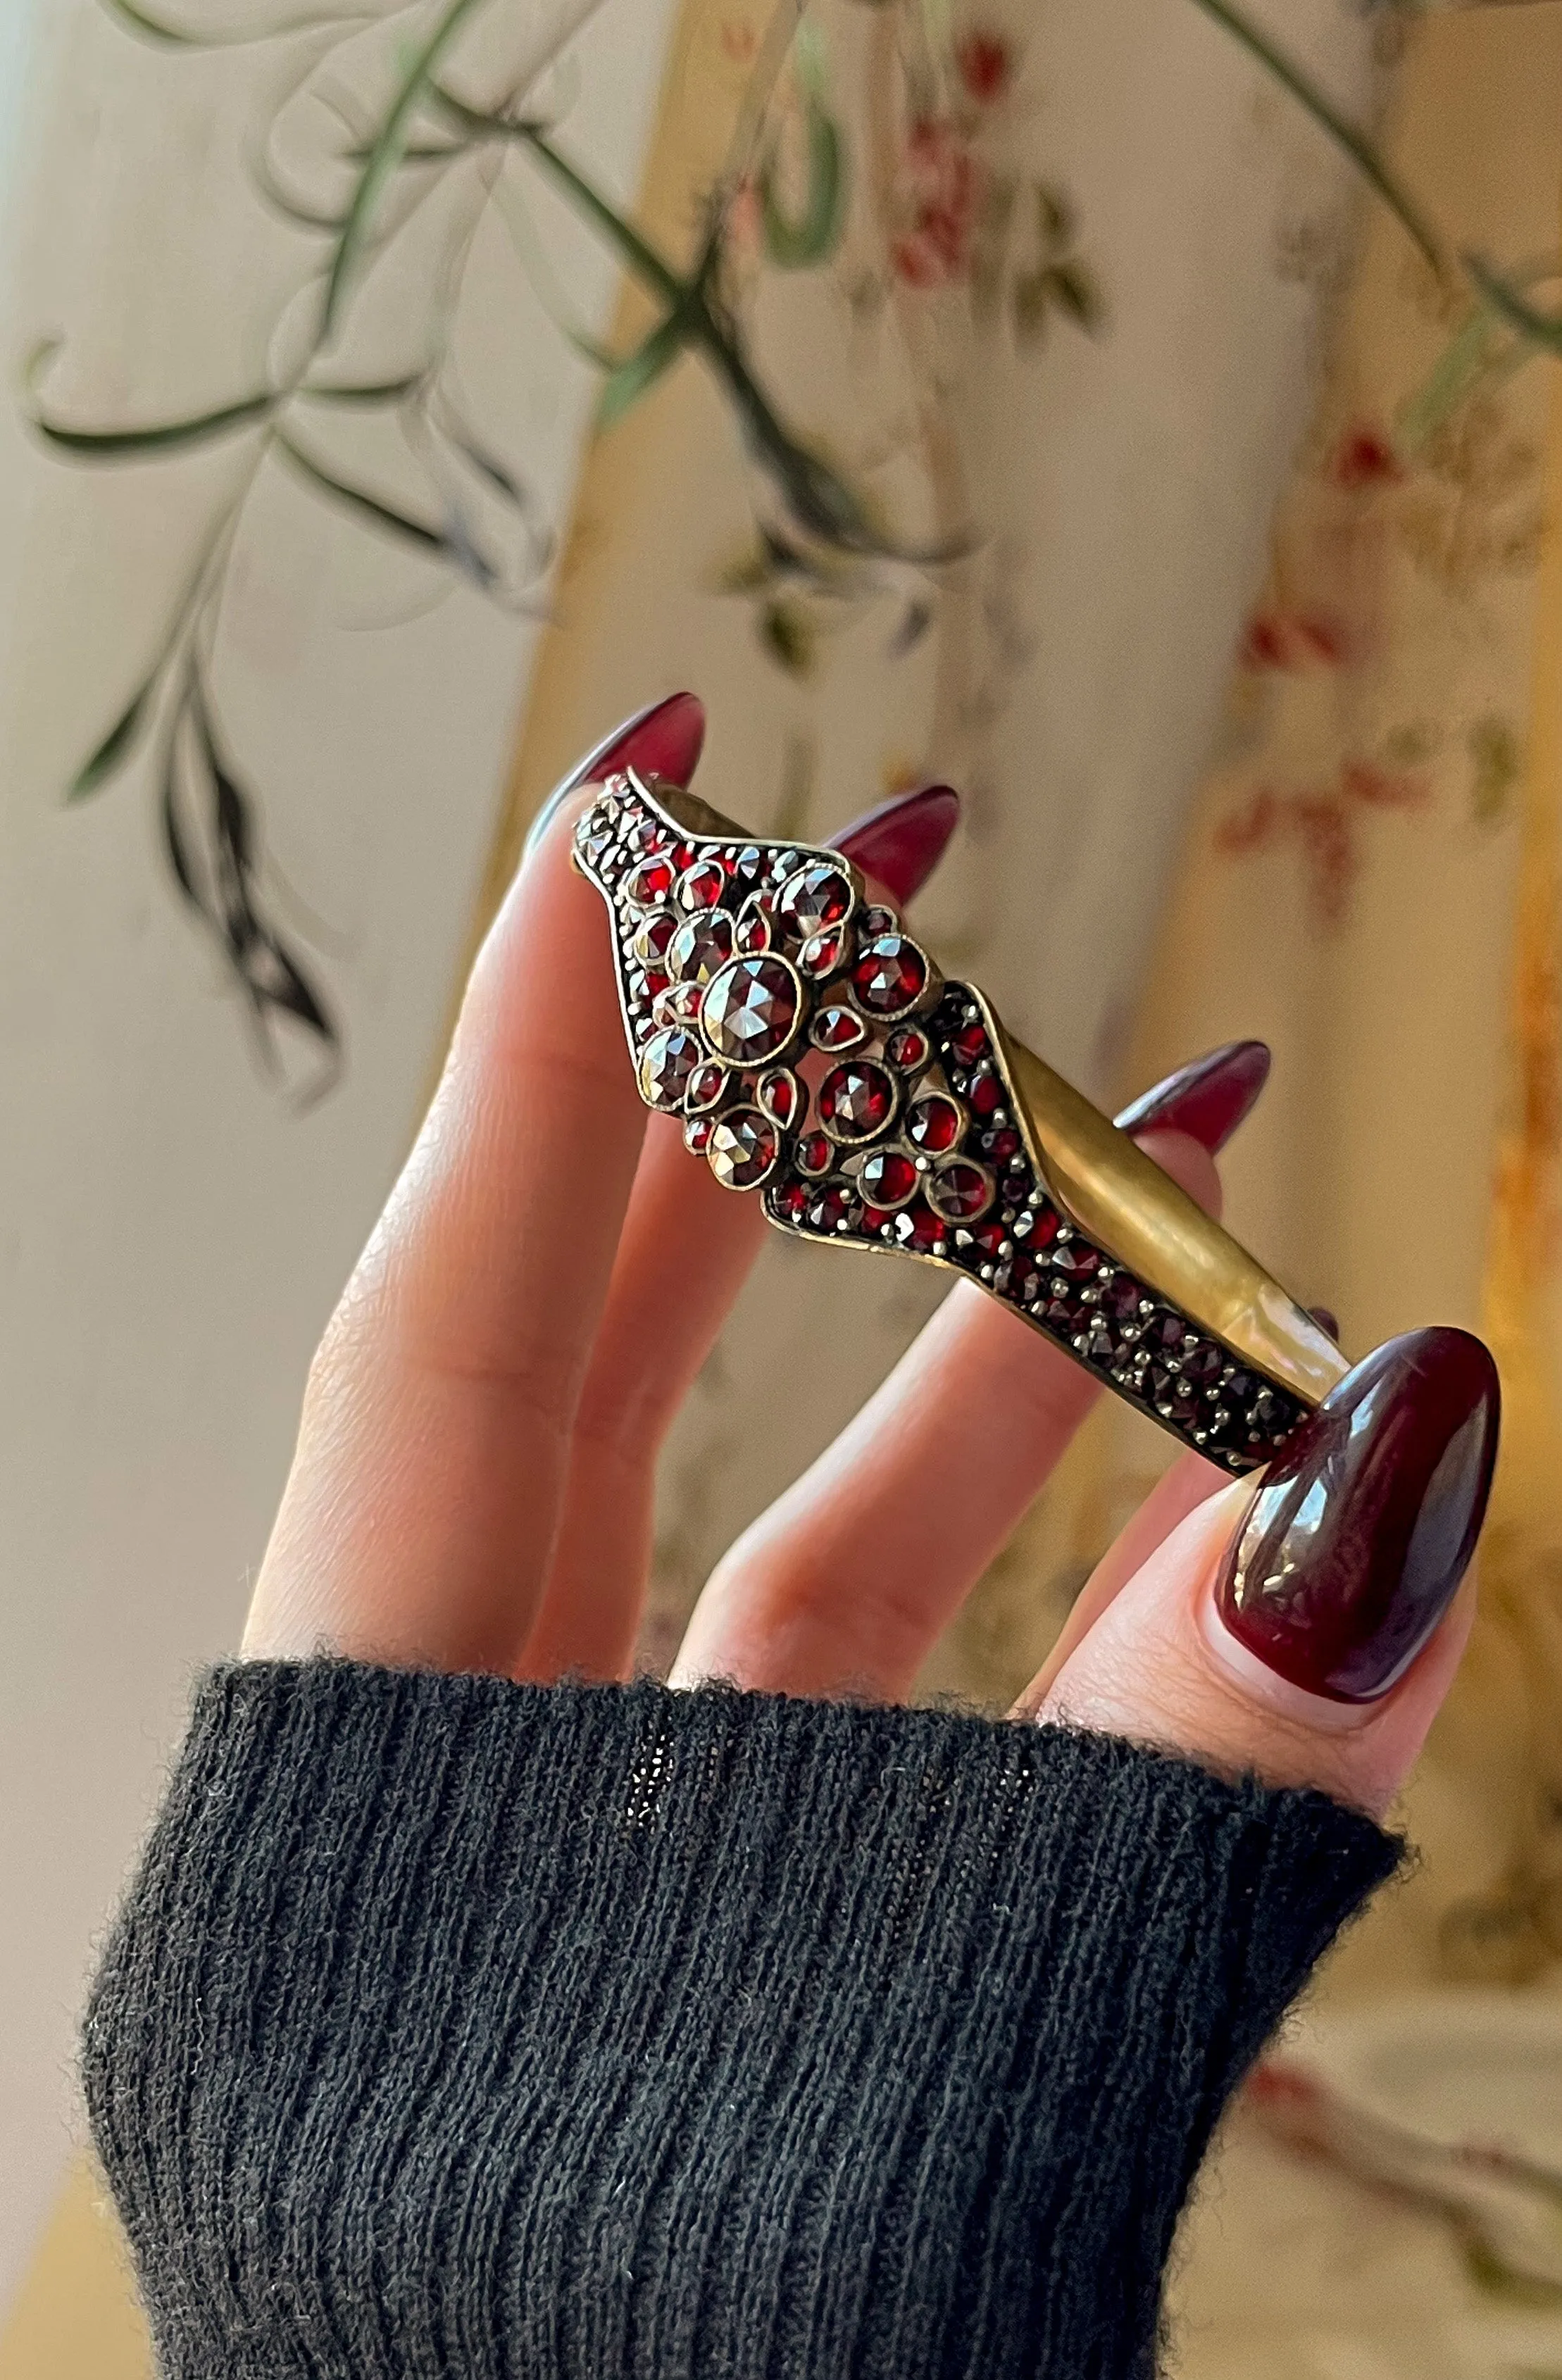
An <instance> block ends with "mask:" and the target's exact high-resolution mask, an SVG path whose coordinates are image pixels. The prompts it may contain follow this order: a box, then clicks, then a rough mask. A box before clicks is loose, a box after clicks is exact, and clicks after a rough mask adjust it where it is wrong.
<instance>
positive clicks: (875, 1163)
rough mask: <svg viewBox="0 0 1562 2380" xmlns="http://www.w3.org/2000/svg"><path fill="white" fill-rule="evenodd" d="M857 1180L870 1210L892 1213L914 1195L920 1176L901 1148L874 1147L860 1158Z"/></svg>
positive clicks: (906, 1203)
mask: <svg viewBox="0 0 1562 2380" xmlns="http://www.w3.org/2000/svg"><path fill="white" fill-rule="evenodd" d="M857 1181H858V1186H859V1188H860V1190H861V1193H862V1196H864V1198H866V1199H867V1201H868V1203H869V1205H870V1206H871V1207H876V1208H879V1209H880V1211H881V1212H882V1213H884V1214H893V1213H894V1212H895V1211H896V1209H897V1208H900V1207H905V1206H908V1205H909V1202H910V1201H911V1200H912V1199H913V1198H914V1197H915V1196H916V1195H917V1191H918V1189H919V1187H920V1185H921V1174H920V1173H919V1172H918V1171H917V1168H916V1166H915V1164H914V1163H913V1162H912V1160H911V1159H910V1158H909V1157H908V1156H907V1155H906V1153H905V1151H904V1150H903V1149H899V1148H875V1149H874V1150H873V1153H872V1155H871V1156H868V1157H865V1158H864V1159H863V1160H862V1163H861V1165H860V1168H859V1170H858V1175H857Z"/></svg>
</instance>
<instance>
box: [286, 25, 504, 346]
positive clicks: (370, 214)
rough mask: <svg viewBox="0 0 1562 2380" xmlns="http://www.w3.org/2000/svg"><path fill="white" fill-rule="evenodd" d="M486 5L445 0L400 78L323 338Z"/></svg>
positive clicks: (345, 241) (343, 255)
mask: <svg viewBox="0 0 1562 2380" xmlns="http://www.w3.org/2000/svg"><path fill="white" fill-rule="evenodd" d="M482 6H484V0H446V6H445V9H444V11H443V13H442V15H441V17H440V19H439V22H438V23H437V24H436V25H435V26H434V27H433V30H432V31H431V32H430V33H429V35H428V37H427V39H426V40H425V41H424V42H422V44H421V47H420V48H419V49H418V50H417V51H416V52H415V53H414V55H413V57H412V59H411V61H410V63H409V66H408V68H407V71H406V73H405V74H404V75H403V77H402V79H401V83H400V86H399V88H398V90H397V94H396V97H395V99H394V100H393V101H392V102H391V105H390V109H389V112H388V113H387V115H386V116H385V119H384V123H383V124H382V125H381V127H380V129H379V131H378V132H377V133H376V135H375V137H374V139H373V140H372V143H371V144H370V147H369V151H368V153H367V155H366V156H365V158H364V161H363V170H362V172H361V173H360V176H359V177H358V184H357V187H356V188H355V189H354V191H353V194H352V201H351V204H350V205H349V206H348V212H347V219H346V221H345V222H344V224H343V225H342V236H341V237H340V239H339V240H338V241H337V242H336V250H335V253H334V254H333V256H332V259H331V269H330V272H329V273H328V274H327V275H326V281H325V300H324V305H323V309H322V313H321V336H322V337H323V338H324V337H326V336H328V335H329V334H330V333H331V331H332V330H333V329H334V328H335V327H336V318H337V315H338V314H339V312H340V310H341V305H342V299H343V297H345V296H346V294H347V288H348V283H349V282H350V281H351V279H352V276H353V274H354V273H355V272H356V271H357V269H358V265H359V261H360V258H361V256H362V253H363V249H364V248H365V246H366V244H367V242H368V239H369V236H370V233H371V231H372V228H373V223H374V216H375V213H376V211H377V210H378V207H379V203H380V200H381V199H382V198H383V197H384V191H385V188H386V185H387V184H388V183H389V182H390V181H391V180H392V179H393V177H394V176H395V174H396V171H397V166H398V165H399V164H401V162H402V159H403V157H404V156H405V154H406V151H407V145H408V142H409V140H410V138H411V133H412V125H413V121H414V119H415V117H416V115H417V113H418V110H419V108H420V107H421V105H422V103H423V102H424V100H425V99H427V98H428V97H429V95H430V92H431V91H432V90H433V77H434V70H435V68H436V67H438V65H439V62H440V60H441V58H442V57H444V55H445V52H446V51H447V50H448V49H449V47H450V45H451V43H452V42H454V40H455V38H456V36H457V34H458V32H459V31H460V30H461V27H462V26H463V24H465V22H466V20H467V18H469V17H470V16H472V15H474V14H475V12H476V11H477V10H478V9H479V8H481V7H482Z"/></svg>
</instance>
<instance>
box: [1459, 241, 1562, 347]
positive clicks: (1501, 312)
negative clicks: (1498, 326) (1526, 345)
mask: <svg viewBox="0 0 1562 2380" xmlns="http://www.w3.org/2000/svg"><path fill="white" fill-rule="evenodd" d="M1461 261H1462V263H1463V265H1464V269H1465V271H1466V272H1467V273H1469V275H1470V279H1471V281H1473V283H1474V284H1475V286H1476V288H1477V289H1479V291H1480V292H1481V295H1482V297H1483V298H1484V299H1485V301H1486V303H1487V305H1488V306H1489V307H1490V308H1491V310H1492V311H1493V313H1494V314H1496V315H1498V316H1499V317H1500V318H1501V320H1502V321H1503V322H1506V323H1507V326H1508V328H1509V329H1510V330H1513V331H1517V332H1518V333H1519V336H1520V337H1521V338H1524V339H1527V340H1528V341H1529V342H1530V344H1531V346H1536V347H1544V349H1545V350H1546V351H1547V353H1548V354H1550V355H1554V356H1562V314H1543V313H1542V312H1541V310H1540V309H1539V308H1538V307H1535V306H1531V304H1530V302H1529V300H1528V298H1526V297H1520V295H1519V291H1518V290H1517V289H1515V288H1514V286H1513V285H1512V283H1511V282H1510V281H1505V280H1504V278H1503V276H1502V274H1501V273H1498V272H1497V271H1496V270H1495V267H1494V266H1492V265H1490V264H1488V263H1487V261H1486V260H1485V258H1484V257H1483V256H1466V257H1464V258H1462V259H1461Z"/></svg>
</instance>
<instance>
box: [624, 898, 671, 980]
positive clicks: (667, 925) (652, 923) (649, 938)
mask: <svg viewBox="0 0 1562 2380" xmlns="http://www.w3.org/2000/svg"><path fill="white" fill-rule="evenodd" d="M677 929H678V921H677V917H675V916H674V914H673V912H672V910H671V909H653V910H652V911H651V913H650V915H649V916H648V917H642V918H641V921H640V923H639V925H638V926H637V927H636V928H635V929H634V932H633V933H632V934H631V936H630V937H629V948H630V950H631V951H632V952H633V953H634V955H635V957H636V958H637V959H638V960H639V961H640V963H641V966H643V967H654V966H660V965H661V964H662V962H663V960H664V959H665V957H666V955H667V945H668V943H669V942H670V941H672V939H673V936H674V935H675V934H676V933H677ZM673 973H674V974H675V975H676V974H677V968H676V967H675V968H674V969H673Z"/></svg>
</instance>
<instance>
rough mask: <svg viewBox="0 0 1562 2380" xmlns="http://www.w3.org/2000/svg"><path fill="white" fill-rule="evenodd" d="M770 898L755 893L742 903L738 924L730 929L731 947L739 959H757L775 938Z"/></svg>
mask: <svg viewBox="0 0 1562 2380" xmlns="http://www.w3.org/2000/svg"><path fill="white" fill-rule="evenodd" d="M771 910H772V901H771V896H770V894H769V893H768V892H755V893H752V894H751V895H750V898H749V899H748V900H747V901H745V902H744V904H743V906H742V909H741V911H740V912H739V914H738V923H737V924H736V926H734V928H733V929H732V947H733V949H734V950H735V951H736V952H737V953H738V956H739V957H740V958H746V959H751V958H757V957H758V956H759V954H760V953H761V952H762V951H767V950H769V948H770V945H771V942H772V941H774V939H775V936H774V932H773V930H772V919H771Z"/></svg>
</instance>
